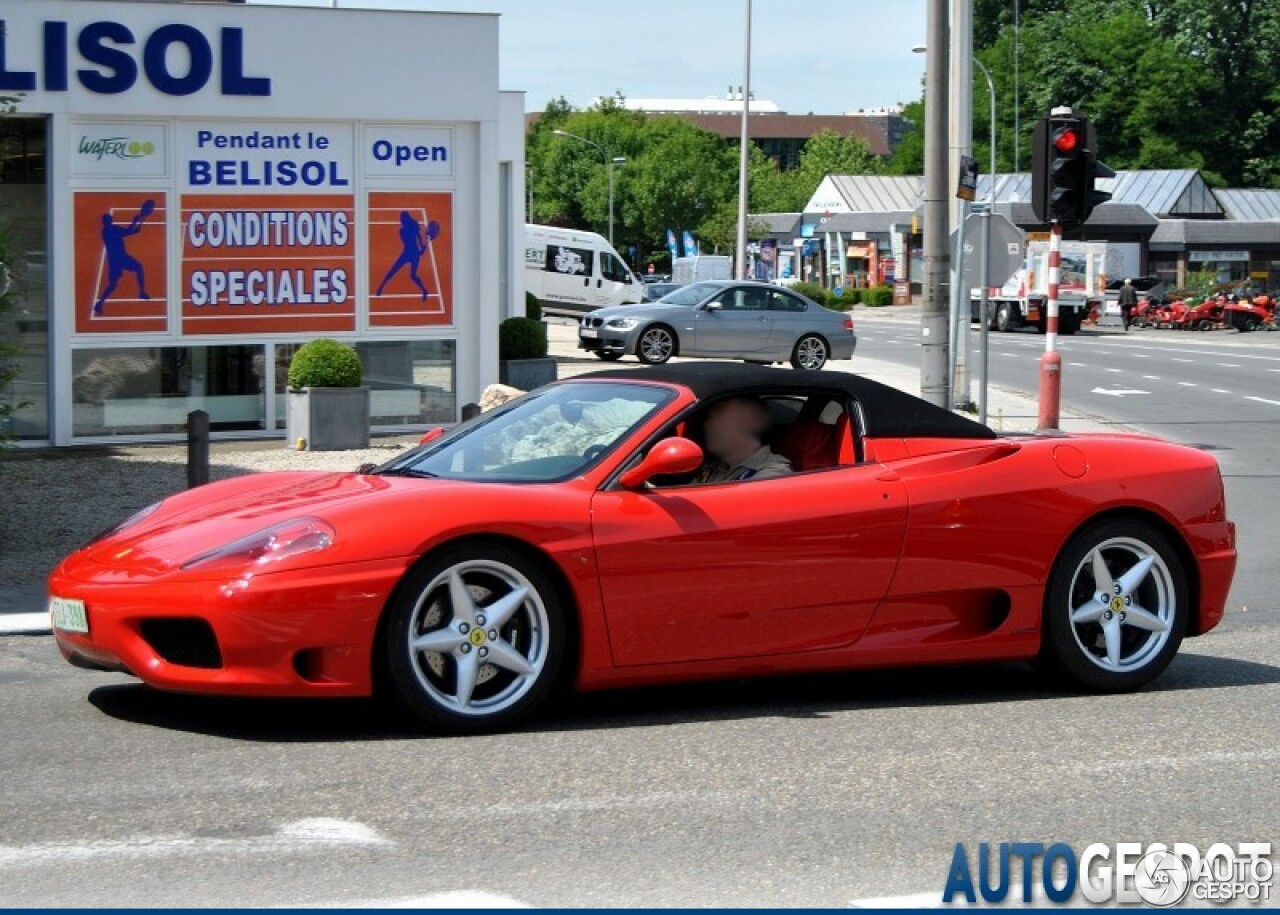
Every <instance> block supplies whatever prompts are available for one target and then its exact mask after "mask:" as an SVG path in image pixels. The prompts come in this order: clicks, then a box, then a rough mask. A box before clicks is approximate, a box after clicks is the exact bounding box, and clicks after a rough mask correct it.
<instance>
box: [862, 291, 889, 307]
mask: <svg viewBox="0 0 1280 915" xmlns="http://www.w3.org/2000/svg"><path fill="white" fill-rule="evenodd" d="M862 301H864V302H866V303H867V304H868V305H870V306H871V307H872V308H883V307H884V306H885V305H892V304H893V289H892V287H889V286H875V287H873V288H871V289H868V290H867V291H866V292H865V293H863V296H862Z"/></svg>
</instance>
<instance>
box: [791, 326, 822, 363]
mask: <svg viewBox="0 0 1280 915" xmlns="http://www.w3.org/2000/svg"><path fill="white" fill-rule="evenodd" d="M830 352H831V348H830V347H829V346H828V345H827V341H826V340H824V339H822V337H820V336H818V335H817V334H805V335H804V336H803V337H801V338H800V339H799V340H797V341H796V345H795V346H793V347H792V348H791V367H792V368H795V369H806V370H807V371H811V372H816V371H817V370H818V369H820V368H822V367H823V366H824V365H826V364H827V356H828V355H829V354H830Z"/></svg>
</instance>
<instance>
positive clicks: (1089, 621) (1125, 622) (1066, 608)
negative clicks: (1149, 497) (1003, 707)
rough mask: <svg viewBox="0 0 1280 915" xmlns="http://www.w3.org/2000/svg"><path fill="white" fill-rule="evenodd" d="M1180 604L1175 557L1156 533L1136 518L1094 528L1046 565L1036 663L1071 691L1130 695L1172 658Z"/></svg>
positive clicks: (1180, 624)
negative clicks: (1073, 687)
mask: <svg viewBox="0 0 1280 915" xmlns="http://www.w3.org/2000/svg"><path fill="white" fill-rule="evenodd" d="M1188 602H1189V598H1188V588H1187V577H1186V572H1185V570H1184V569H1183V566H1182V562H1181V558H1180V556H1179V554H1178V551H1177V550H1176V549H1174V547H1173V545H1172V544H1171V543H1170V542H1169V540H1168V538H1167V536H1166V535H1165V534H1164V533H1163V532H1162V531H1160V530H1158V529H1157V528H1155V527H1154V526H1153V525H1151V524H1149V523H1147V522H1145V521H1142V520H1139V519H1136V518H1135V519H1129V518H1115V519H1109V520H1104V521H1101V522H1096V523H1094V524H1092V525H1089V526H1087V527H1086V528H1085V529H1084V530H1082V531H1081V532H1080V533H1079V534H1077V535H1076V536H1075V537H1074V538H1072V540H1071V542H1070V543H1069V544H1068V545H1067V547H1066V548H1065V549H1064V550H1063V552H1062V555H1061V556H1059V558H1058V561H1057V563H1056V565H1055V566H1054V570H1053V573H1052V575H1051V576H1050V580H1049V585H1048V588H1047V589H1046V592H1045V620H1044V637H1043V638H1044V641H1043V645H1042V648H1041V653H1040V659H1041V661H1043V662H1046V663H1047V665H1048V666H1050V667H1051V668H1053V669H1055V670H1057V671H1058V672H1059V673H1062V674H1065V675H1066V676H1067V678H1068V679H1070V680H1071V681H1073V682H1074V683H1075V684H1077V685H1079V686H1084V687H1086V688H1089V689H1095V690H1100V691H1118V690H1126V689H1136V688H1137V687H1139V686H1142V685H1144V684H1146V683H1148V682H1150V681H1151V680H1152V679H1154V678H1155V677H1156V676H1157V675H1158V674H1159V673H1160V672H1161V671H1162V670H1164V668H1165V667H1166V666H1167V665H1168V663H1169V662H1170V661H1171V660H1172V659H1173V656H1174V654H1175V653H1176V652H1177V650H1178V646H1179V644H1180V643H1181V641H1182V636H1183V633H1184V632H1185V631H1186V626H1187V616H1188V613H1189V610H1190V608H1189V607H1188Z"/></svg>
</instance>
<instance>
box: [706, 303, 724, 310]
mask: <svg viewBox="0 0 1280 915" xmlns="http://www.w3.org/2000/svg"><path fill="white" fill-rule="evenodd" d="M702 307H703V308H705V309H706V310H707V311H719V310H720V309H721V308H723V307H724V306H723V305H721V304H720V303H719V302H708V303H707V304H705V305H703V306H702Z"/></svg>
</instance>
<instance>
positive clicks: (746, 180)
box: [733, 0, 751, 280]
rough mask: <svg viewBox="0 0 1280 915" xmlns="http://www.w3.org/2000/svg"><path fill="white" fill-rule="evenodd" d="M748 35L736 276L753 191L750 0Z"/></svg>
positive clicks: (742, 262) (740, 271)
mask: <svg viewBox="0 0 1280 915" xmlns="http://www.w3.org/2000/svg"><path fill="white" fill-rule="evenodd" d="M745 12H746V34H745V37H744V38H743V44H742V123H741V127H740V130H741V136H740V137H739V138H738V142H739V146H738V235H737V245H736V246H735V250H734V252H733V253H734V278H735V279H739V280H745V279H746V278H747V203H748V196H749V194H750V180H751V179H750V172H749V168H750V161H751V157H750V152H749V147H748V145H747V144H749V143H750V142H751V139H750V127H749V119H750V117H751V0H746V10H745Z"/></svg>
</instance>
